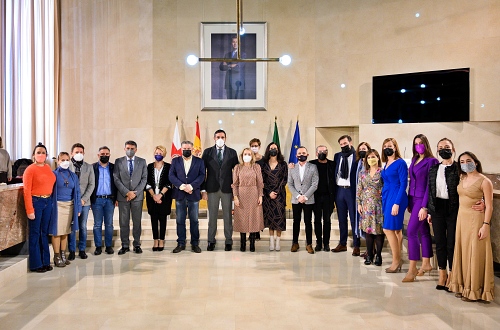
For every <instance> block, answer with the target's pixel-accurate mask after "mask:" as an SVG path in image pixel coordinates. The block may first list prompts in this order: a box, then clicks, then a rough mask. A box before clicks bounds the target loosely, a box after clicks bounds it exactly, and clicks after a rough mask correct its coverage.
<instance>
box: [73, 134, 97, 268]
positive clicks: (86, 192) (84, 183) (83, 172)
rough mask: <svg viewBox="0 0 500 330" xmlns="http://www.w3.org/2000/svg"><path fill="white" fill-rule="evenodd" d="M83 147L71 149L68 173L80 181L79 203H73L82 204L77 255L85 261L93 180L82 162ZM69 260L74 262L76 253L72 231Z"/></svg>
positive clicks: (92, 170)
mask: <svg viewBox="0 0 500 330" xmlns="http://www.w3.org/2000/svg"><path fill="white" fill-rule="evenodd" d="M84 155H85V147H84V146H83V144H81V143H75V144H73V146H72V147H71V162H70V164H69V169H70V171H72V172H74V173H75V174H76V175H77V176H78V179H79V180H80V192H81V201H73V203H82V212H81V213H80V216H79V217H78V255H79V256H80V258H82V259H87V253H85V247H86V246H87V218H88V216H89V211H90V196H91V195H92V193H93V192H94V188H95V178H94V168H93V167H92V165H90V164H89V163H87V162H84V161H83V157H84ZM68 245H69V246H68V247H69V256H68V259H69V260H75V251H76V232H75V231H74V230H73V231H71V234H69V243H68Z"/></svg>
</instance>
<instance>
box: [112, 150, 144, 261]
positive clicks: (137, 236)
mask: <svg viewBox="0 0 500 330" xmlns="http://www.w3.org/2000/svg"><path fill="white" fill-rule="evenodd" d="M124 150H125V154H126V156H124V157H121V158H118V159H116V160H115V168H114V170H113V177H114V181H115V185H116V189H117V194H116V195H117V196H116V197H117V200H118V212H119V213H120V217H119V219H120V238H121V241H122V248H121V249H120V251H118V254H119V255H122V254H125V253H127V252H129V251H130V248H129V246H130V237H129V236H130V214H132V224H133V229H132V235H133V236H134V242H133V244H134V252H135V253H142V249H141V218H142V201H143V200H144V187H145V186H146V182H147V177H148V170H147V164H146V160H145V159H143V158H139V157H136V156H135V153H136V152H137V143H135V142H134V141H127V142H125V149H124Z"/></svg>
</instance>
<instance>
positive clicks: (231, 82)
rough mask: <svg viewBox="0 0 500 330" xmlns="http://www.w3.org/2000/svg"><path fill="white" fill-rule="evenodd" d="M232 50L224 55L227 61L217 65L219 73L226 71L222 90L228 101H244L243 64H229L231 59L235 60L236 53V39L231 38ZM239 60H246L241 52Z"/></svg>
mask: <svg viewBox="0 0 500 330" xmlns="http://www.w3.org/2000/svg"><path fill="white" fill-rule="evenodd" d="M231 46H232V48H233V49H232V50H231V51H230V52H227V53H226V54H225V55H224V58H227V59H229V61H227V62H222V63H221V64H220V65H219V69H220V70H221V71H226V80H225V82H224V88H225V89H226V96H227V98H228V99H244V98H245V62H231V59H232V58H236V55H237V52H238V38H236V37H233V38H232V40H231ZM240 55H241V58H246V54H245V53H243V52H241V53H240Z"/></svg>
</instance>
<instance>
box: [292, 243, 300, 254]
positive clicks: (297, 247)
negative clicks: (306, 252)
mask: <svg viewBox="0 0 500 330" xmlns="http://www.w3.org/2000/svg"><path fill="white" fill-rule="evenodd" d="M299 248H300V247H299V243H293V244H292V248H291V249H290V251H291V252H297V251H298V250H299Z"/></svg>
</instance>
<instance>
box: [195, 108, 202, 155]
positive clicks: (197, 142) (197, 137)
mask: <svg viewBox="0 0 500 330" xmlns="http://www.w3.org/2000/svg"><path fill="white" fill-rule="evenodd" d="M193 149H194V150H193V155H195V156H197V157H201V135H200V124H199V123H198V116H196V134H195V135H194V146H193Z"/></svg>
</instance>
